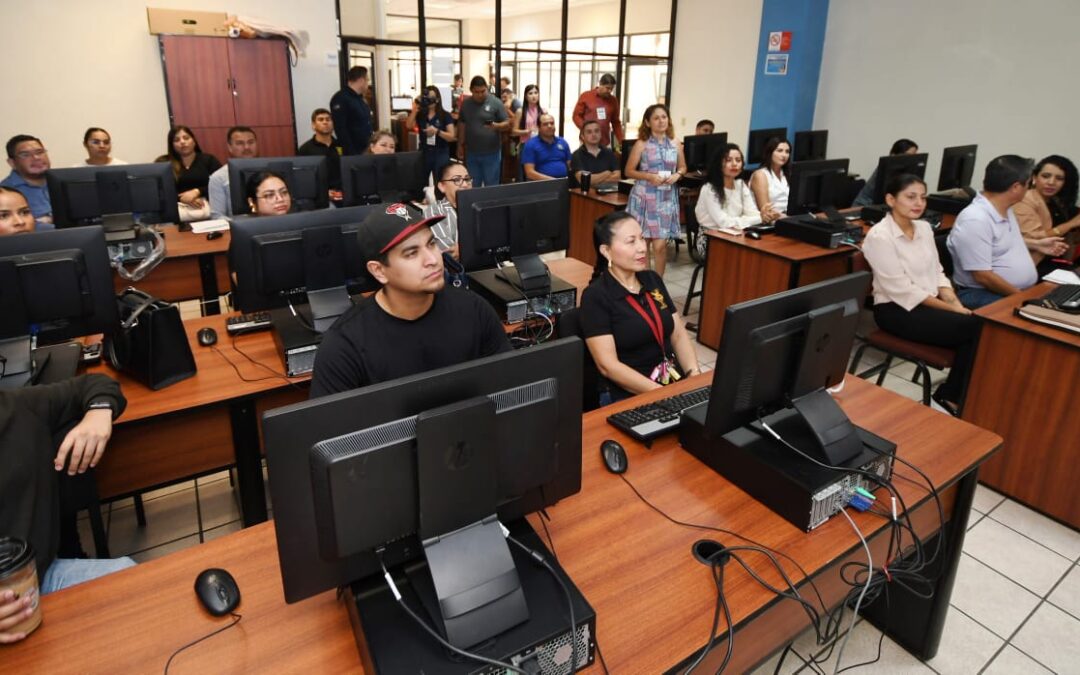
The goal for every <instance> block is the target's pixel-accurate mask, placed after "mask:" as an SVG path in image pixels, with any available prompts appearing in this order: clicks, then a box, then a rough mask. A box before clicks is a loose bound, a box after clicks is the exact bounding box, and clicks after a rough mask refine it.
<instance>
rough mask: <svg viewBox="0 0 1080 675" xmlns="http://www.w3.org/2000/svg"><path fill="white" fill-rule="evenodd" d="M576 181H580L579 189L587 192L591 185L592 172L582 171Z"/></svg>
mask: <svg viewBox="0 0 1080 675" xmlns="http://www.w3.org/2000/svg"><path fill="white" fill-rule="evenodd" d="M578 182H579V183H581V191H582V192H588V191H589V188H590V187H591V186H592V174H591V173H589V172H588V171H582V172H581V177H580V178H579V179H578Z"/></svg>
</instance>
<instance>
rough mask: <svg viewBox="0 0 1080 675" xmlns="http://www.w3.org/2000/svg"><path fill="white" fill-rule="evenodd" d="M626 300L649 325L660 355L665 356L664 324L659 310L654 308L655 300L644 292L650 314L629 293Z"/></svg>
mask: <svg viewBox="0 0 1080 675" xmlns="http://www.w3.org/2000/svg"><path fill="white" fill-rule="evenodd" d="M625 297H626V302H628V303H629V304H630V306H631V307H633V308H634V310H635V311H636V312H637V313H638V314H639V315H641V318H642V319H644V320H645V324H646V325H647V326H648V327H649V331H650V332H652V334H653V337H654V338H655V339H656V344H657V345H659V346H660V356H661V357H665V356H667V350H666V349H664V324H663V322H662V321H661V320H660V310H658V309H657V308H656V302H654V301H653V298H652V295H651V294H649V293H646V294H645V300H646V301H647V302H648V303H649V309H650V310H651V311H652V316H649V315H648V314H646V313H645V309H644V308H643V307H642V306H641V304H640V303H637V302H634V300H633V298H631V297H630V296H629V295H627V296H625Z"/></svg>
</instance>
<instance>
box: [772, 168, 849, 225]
mask: <svg viewBox="0 0 1080 675" xmlns="http://www.w3.org/2000/svg"><path fill="white" fill-rule="evenodd" d="M847 173H848V160H846V159H825V160H819V161H806V162H792V163H791V175H790V176H789V177H788V185H789V186H790V192H789V193H788V207H787V212H788V214H789V215H793V216H794V215H798V214H800V213H817V212H819V211H823V210H825V209H826V208H837V207H840V206H846V204H842V201H843V200H844V197H845V192H846V191H845V187H846V184H847V180H846V179H847Z"/></svg>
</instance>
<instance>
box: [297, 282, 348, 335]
mask: <svg viewBox="0 0 1080 675" xmlns="http://www.w3.org/2000/svg"><path fill="white" fill-rule="evenodd" d="M307 300H308V306H309V307H310V308H311V325H312V327H314V329H315V332H316V333H325V332H326V331H327V330H328V329H329V328H330V326H333V325H334V322H335V321H337V320H338V317H339V316H341V315H342V314H344V313H345V312H347V311H349V308H350V307H352V298H350V297H349V291H348V289H347V288H346V287H345V286H339V287H337V288H323V289H320V290H318V291H308V293H307Z"/></svg>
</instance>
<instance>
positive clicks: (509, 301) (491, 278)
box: [469, 269, 577, 323]
mask: <svg viewBox="0 0 1080 675" xmlns="http://www.w3.org/2000/svg"><path fill="white" fill-rule="evenodd" d="M550 276H551V290H550V291H548V293H546V294H544V295H537V296H533V297H529V298H527V297H525V296H524V295H523V294H522V292H521V291H520V290H518V289H517V288H516V287H515V286H513V285H511V284H510V282H508V281H505V280H503V279H502V278H500V276H499V270H493V269H492V270H479V271H476V272H469V290H472V291H476V292H477V293H478V294H479V295H480V297H482V298H484V299H485V300H487V301H488V302H490V303H491V306H492V307H494V308H495V312H496V313H497V314H498V315H499V318H500V319H502V320H503V321H505V322H506V323H521V322H522V321H524V320H525V317H526V315H528V314H530V313H535V314H546V315H548V316H555V315H556V314H562V313H563V312H568V311H570V310H571V309H573V308H574V307H576V306H577V287H576V286H574V285H573V284H570V283H567V282H565V281H563V280H562V279H560V278H559V277H557V276H555V275H554V274H552V275H550Z"/></svg>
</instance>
